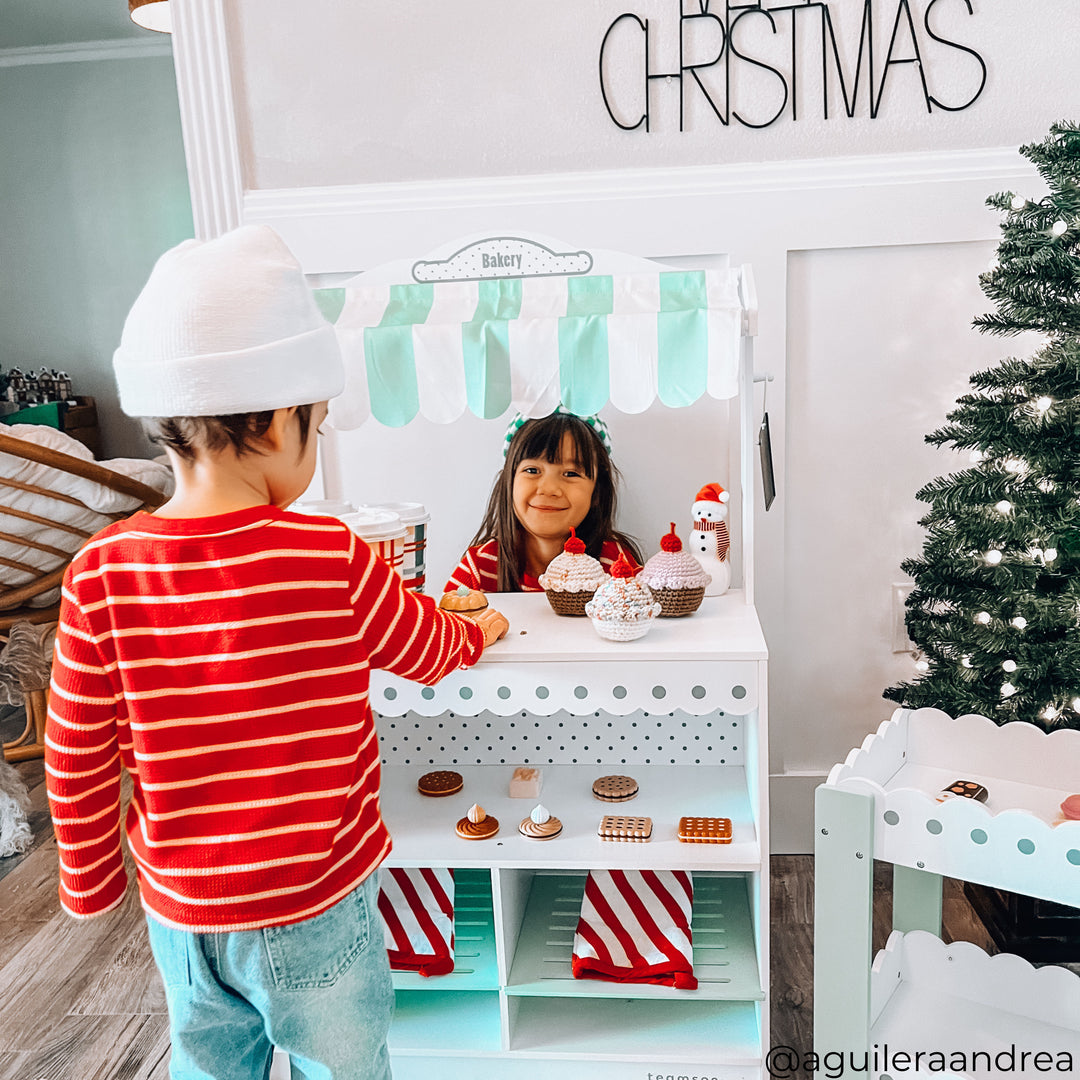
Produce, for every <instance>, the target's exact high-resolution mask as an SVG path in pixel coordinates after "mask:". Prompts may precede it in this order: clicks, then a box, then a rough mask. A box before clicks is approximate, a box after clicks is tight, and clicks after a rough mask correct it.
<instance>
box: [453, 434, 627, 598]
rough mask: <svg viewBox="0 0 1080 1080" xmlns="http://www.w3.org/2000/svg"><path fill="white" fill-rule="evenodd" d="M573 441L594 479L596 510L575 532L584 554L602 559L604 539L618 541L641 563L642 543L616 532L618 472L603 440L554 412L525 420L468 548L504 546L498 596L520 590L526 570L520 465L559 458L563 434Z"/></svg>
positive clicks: (576, 455) (579, 460) (501, 547)
mask: <svg viewBox="0 0 1080 1080" xmlns="http://www.w3.org/2000/svg"><path fill="white" fill-rule="evenodd" d="M567 434H569V435H570V437H571V439H573V444H574V456H575V457H576V458H577V462H578V464H579V465H580V466H581V468H582V469H583V470H584V472H585V474H586V475H587V476H588V477H589V479H591V480H593V481H595V487H594V488H593V496H592V506H591V507H590V509H589V512H588V514H587V515H586V516H585V520H584V521H583V522H582V523H581V524H580V525H579V526H578V527H577V529H576V530H575V531H576V533H577V535H578V536H579V537H580V538H581V539H582V540H583V541H584V542H585V550H586V552H588V554H590V555H591V556H592V557H593V558H594V559H599V558H600V549H601V547H602V546H603V543H604V541H605V540H616V541H618V542H619V543H620V544H622V545H623V547H625V548H626V549H627V550H628V551H630V552H631V553H632V554H633V556H634V559H635V560H636V561H637V562H638V563H640V562H641V554H640V552H639V550H638V546H637V543H636V542H635V541H634V540H633V539H632V538H631V537H629V536H627V535H626V534H625V533H621V532H619V531H617V530H616V528H615V514H616V509H617V502H618V500H617V496H616V493H615V485H616V483H617V481H618V480H619V471H618V469H616V468H615V465H614V463H613V462H612V460H611V457H610V456H609V454H608V452H607V448H606V447H605V446H604V444H603V443H602V442H601V441H600V437H599V436H598V435H597V434H596V432H595V431H593V429H592V428H591V427H589V425H588V424H586V423H585V421H584V420H582V419H581V418H580V417H577V416H574V415H572V414H570V413H552V414H551V415H550V416H545V417H542V418H541V419H539V420H526V421H525V423H524V424H522V426H521V427H520V428H519V429H518V431H517V433H516V434H515V435H514V437H513V439H512V440H511V442H510V446H509V449H508V450H507V453H506V461H505V462H504V463H503V467H502V472H501V473H499V475H498V477H496V479H495V485H494V486H493V487H492V489H491V496H490V498H489V499H488V505H487V511H486V512H485V514H484V520H483V521H482V522H481V523H480V528H479V529H477V531H476V535H475V536H474V537H473V538H472V540H470V541H469V545H470V547H471V546H474V545H476V544H484V543H487V541H488V540H492V539H494V540H496V541H497V542H498V545H499V574H498V586H497V588H498V591H499V592H521V578H522V574H523V573H524V570H525V543H524V532H525V530H524V529H523V528H522V527H521V523H520V522H519V521H518V519H517V516H516V515H515V514H514V476H515V474H516V473H517V470H518V466H519V465H520V464H521V463H522V461H524V460H525V459H527V458H533V459H540V458H542V459H543V460H544V461H550V462H551V463H552V464H554V463H555V462H557V461H558V460H559V451H560V450H561V449H562V443H563V436H564V435H567Z"/></svg>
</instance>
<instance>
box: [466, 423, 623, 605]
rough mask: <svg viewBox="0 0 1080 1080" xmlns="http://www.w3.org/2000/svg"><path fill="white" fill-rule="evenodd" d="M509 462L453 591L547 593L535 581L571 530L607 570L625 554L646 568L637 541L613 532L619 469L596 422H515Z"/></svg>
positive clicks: (509, 438) (509, 439) (509, 437)
mask: <svg viewBox="0 0 1080 1080" xmlns="http://www.w3.org/2000/svg"><path fill="white" fill-rule="evenodd" d="M505 456H506V460H505V462H504V464H503V468H502V472H501V473H500V474H499V476H498V477H497V478H496V480H495V486H494V487H493V488H492V491H491V498H490V499H489V500H488V507H487V512H486V513H485V515H484V520H483V521H482V522H481V524H480V528H479V529H478V530H477V532H476V535H475V536H474V537H473V538H472V541H471V542H470V545H471V546H470V547H469V549H468V551H466V552H465V554H464V556H462V559H461V562H460V564H459V565H458V567H457V569H456V570H455V571H454V572H453V574H451V575H450V580H449V581H448V582H447V583H446V589H447V591H449V590H451V589H455V588H457V587H458V586H459V585H465V586H467V587H468V588H470V589H481V590H483V591H484V592H541V591H542V590H541V588H540V583H539V582H538V581H537V578H538V577H539V576H540V575H541V574H542V573H543V572H544V571H545V570H546V569H547V565H548V563H549V562H551V560H552V559H554V558H555V556H556V555H558V554H559V553H560V552H561V551H562V549H563V544H564V543H565V542H566V540H567V539H568V537H569V536H570V529H571V528H573V529H574V530H576V533H577V535H578V536H579V537H580V538H581V539H582V540H583V541H584V542H585V550H586V551H587V552H588V553H589V554H590V555H592V557H593V558H594V559H599V560H600V563H601V565H602V566H603V567H604V569H605V570H610V568H611V565H612V564H613V563H614V562H615V560H616V559H617V558H618V557H619V555H620V554H625V555H626V556H627V557H628V558H629V559H632V560H633V561H634V562H635V563H638V564H640V562H641V555H640V553H639V551H638V548H637V545H636V544H635V542H634V541H633V540H632V539H631V538H630V537H629V536H626V535H625V534H623V533H620V532H618V531H617V530H616V529H615V504H616V496H615V482H616V479H617V478H618V470H617V469H616V468H615V466H614V464H612V461H611V457H610V456H609V453H608V445H607V429H606V428H605V427H604V426H603V423H602V421H600V420H599V419H598V418H597V417H589V418H588V419H587V420H584V419H582V418H581V417H579V416H574V415H573V414H572V413H564V412H554V413H552V414H551V415H550V416H545V417H543V418H542V419H539V420H526V419H523V418H522V417H517V418H516V419H515V420H514V421H513V423H511V425H510V430H509V431H508V432H507V448H506V455H505Z"/></svg>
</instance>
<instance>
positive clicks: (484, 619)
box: [472, 607, 510, 649]
mask: <svg viewBox="0 0 1080 1080" xmlns="http://www.w3.org/2000/svg"><path fill="white" fill-rule="evenodd" d="M472 620H473V622H474V623H476V625H477V626H479V627H480V629H481V630H483V632H484V648H485V649H486V648H487V647H488V646H489V645H493V644H494V643H495V642H496V641H498V640H499V638H501V637H505V635H506V632H507V630H509V629H510V623H509V622H508V621H507V618H506V616H505V615H503V614H502V612H499V611H496V610H495V609H494V608H492V607H489V608H484V610H483V611H481V612H480V613H479V614H478V615H474V616H473V617H472Z"/></svg>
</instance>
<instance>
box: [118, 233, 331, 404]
mask: <svg viewBox="0 0 1080 1080" xmlns="http://www.w3.org/2000/svg"><path fill="white" fill-rule="evenodd" d="M113 369H114V370H115V372H116V383H117V386H118V387H119V390H120V407H121V409H123V410H124V412H125V413H127V414H128V416H228V415H230V414H233V413H248V412H262V411H264V410H268V409H281V408H288V407H290V406H293V405H308V404H312V403H314V402H316V401H326V400H328V399H329V398H332V397H336V396H337V395H338V394H340V393H341V391H342V390H343V389H344V386H345V368H344V365H343V364H342V360H341V350H340V349H339V347H338V342H337V335H336V334H335V333H334V328H333V326H331V325H330V323H328V322H327V321H326V320H325V319H324V318H323V316H322V313H321V312H320V311H319V309H318V306H317V305H316V303H315V297H314V296H313V295H312V292H311V289H310V288H309V287H308V284H307V282H306V281H305V280H304V275H303V273H302V271H301V269H300V264H299V263H298V262H297V261H296V258H295V257H294V256H293V254H292V252H291V251H289V249H288V248H287V247H286V246H285V243H284V241H283V240H282V239H281V237H280V236H278V234H277V233H276V232H274V230H273V229H271V228H270V227H269V226H266V225H245V226H243V227H241V228H239V229H234V230H233V231H232V232H228V233H225V234H224V235H223V236H219V237H217V238H216V239H213V240H206V241H200V240H185V241H184V242H183V243H182V244H179V245H177V246H176V247H174V248H172V249H171V250H169V251H166V252H165V254H164V255H162V256H161V258H160V259H158V261H157V263H156V265H155V266H154V269H153V270H152V271H151V273H150V278H149V280H148V281H147V283H146V285H145V287H144V288H143V291H142V292H141V293H140V294H139V296H138V298H137V299H136V300H135V303H134V304H133V305H132V308H131V311H130V312H129V313H128V317H127V321H126V322H125V323H124V332H123V335H122V336H121V338H120V347H119V348H118V349H117V350H116V352H115V353H114V354H113Z"/></svg>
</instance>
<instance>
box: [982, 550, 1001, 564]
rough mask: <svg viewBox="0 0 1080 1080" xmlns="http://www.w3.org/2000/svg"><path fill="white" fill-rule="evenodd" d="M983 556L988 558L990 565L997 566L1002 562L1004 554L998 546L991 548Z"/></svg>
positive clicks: (987, 561)
mask: <svg viewBox="0 0 1080 1080" xmlns="http://www.w3.org/2000/svg"><path fill="white" fill-rule="evenodd" d="M983 558H984V559H985V560H986V563H987V565H988V566H997V564H998V563H999V562H1001V560H1002V558H1003V556H1002V554H1001V552H1000V551H998V550H997V548H991V549H990V550H989V551H988V552H987V553H986V554H985V555H984V556H983Z"/></svg>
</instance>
